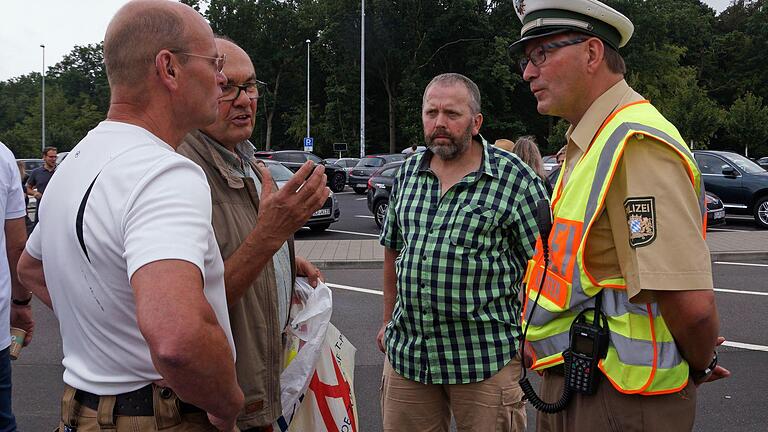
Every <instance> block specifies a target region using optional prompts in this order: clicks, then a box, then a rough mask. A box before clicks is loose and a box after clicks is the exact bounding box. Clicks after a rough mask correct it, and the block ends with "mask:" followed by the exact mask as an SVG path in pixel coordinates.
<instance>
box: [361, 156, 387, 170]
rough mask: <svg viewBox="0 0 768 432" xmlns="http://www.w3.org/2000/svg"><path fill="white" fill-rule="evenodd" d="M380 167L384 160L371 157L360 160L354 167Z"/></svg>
mask: <svg viewBox="0 0 768 432" xmlns="http://www.w3.org/2000/svg"><path fill="white" fill-rule="evenodd" d="M382 165H384V159H382V158H377V157H372V158H365V159H360V162H358V163H357V165H356V166H359V167H368V168H373V167H380V166H382Z"/></svg>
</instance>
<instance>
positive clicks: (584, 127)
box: [565, 80, 635, 152]
mask: <svg viewBox="0 0 768 432" xmlns="http://www.w3.org/2000/svg"><path fill="white" fill-rule="evenodd" d="M634 94H635V91H634V90H632V88H630V87H629V85H628V84H627V82H626V81H625V80H621V81H619V82H617V83H616V84H614V85H613V87H611V88H609V89H608V90H607V91H606V92H605V93H603V94H602V95H600V97H598V98H597V99H595V101H594V102H592V105H590V106H589V109H587V111H586V112H585V113H584V115H583V116H582V117H581V120H579V123H578V124H577V125H576V126H574V125H571V126H570V127H569V128H568V132H566V133H565V137H566V140H567V141H568V140H570V141H573V142H574V144H576V145H577V146H578V147H579V149H581V151H582V152H586V151H587V148H588V147H589V144H591V143H592V138H594V136H595V134H597V131H598V129H600V127H601V126H602V125H603V122H604V121H605V119H606V118H608V116H609V115H611V113H612V112H613V111H615V110H616V108H618V107H619V105H620V104H622V102H624V101H628V99H630V98H632V97H633V95H634Z"/></svg>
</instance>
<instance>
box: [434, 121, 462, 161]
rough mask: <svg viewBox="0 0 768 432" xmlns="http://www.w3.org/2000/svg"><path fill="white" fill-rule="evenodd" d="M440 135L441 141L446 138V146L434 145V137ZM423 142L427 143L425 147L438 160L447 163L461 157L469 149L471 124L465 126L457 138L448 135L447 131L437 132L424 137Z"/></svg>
mask: <svg viewBox="0 0 768 432" xmlns="http://www.w3.org/2000/svg"><path fill="white" fill-rule="evenodd" d="M438 135H441V139H445V137H446V136H447V137H448V144H435V137H436V136H438ZM424 141H425V142H426V143H427V147H428V148H429V149H430V150H431V151H432V153H434V154H436V155H437V157H439V158H440V159H442V160H444V161H447V160H453V159H456V158H457V157H459V156H461V155H462V154H463V153H464V152H465V151H467V149H468V148H469V145H470V143H471V142H472V124H470V125H469V126H467V129H466V130H464V133H462V134H461V135H459V136H453V135H449V133H448V131H445V130H437V131H435V132H434V133H432V134H431V135H428V136H427V135H425V136H424Z"/></svg>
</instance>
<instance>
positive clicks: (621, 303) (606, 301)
mask: <svg viewBox="0 0 768 432" xmlns="http://www.w3.org/2000/svg"><path fill="white" fill-rule="evenodd" d="M603 312H604V313H605V314H606V315H608V316H610V317H620V316H622V315H624V314H627V313H633V314H635V315H643V316H647V315H648V310H647V309H646V304H645V303H643V304H635V303H630V301H629V297H627V292H626V291H624V290H615V289H607V290H606V289H604V290H603Z"/></svg>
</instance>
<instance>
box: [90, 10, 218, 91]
mask: <svg viewBox="0 0 768 432" xmlns="http://www.w3.org/2000/svg"><path fill="white" fill-rule="evenodd" d="M206 33H207V35H208V36H209V37H211V35H212V32H211V29H210V27H209V26H208V24H207V23H206V22H205V20H203V18H202V17H201V16H200V14H199V13H197V12H196V11H195V10H194V9H192V8H190V7H189V6H187V5H184V4H181V3H176V2H173V1H168V0H134V1H131V2H129V3H127V4H126V5H125V6H123V7H122V8H120V10H119V11H118V12H117V13H116V14H115V16H114V18H112V21H111V22H110V23H109V26H108V27H107V32H106V34H105V36H104V63H105V64H106V67H107V78H108V79H109V84H110V86H112V87H114V86H130V87H135V86H141V85H142V84H143V82H144V80H145V79H146V77H147V74H148V73H150V71H151V70H153V66H154V64H155V56H156V55H157V53H158V52H159V51H160V50H163V49H167V50H169V51H172V52H177V51H178V52H181V51H187V50H188V47H189V45H190V44H191V43H192V42H193V41H195V40H196V39H198V38H200V37H205V36H206Z"/></svg>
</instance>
